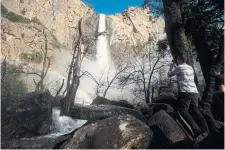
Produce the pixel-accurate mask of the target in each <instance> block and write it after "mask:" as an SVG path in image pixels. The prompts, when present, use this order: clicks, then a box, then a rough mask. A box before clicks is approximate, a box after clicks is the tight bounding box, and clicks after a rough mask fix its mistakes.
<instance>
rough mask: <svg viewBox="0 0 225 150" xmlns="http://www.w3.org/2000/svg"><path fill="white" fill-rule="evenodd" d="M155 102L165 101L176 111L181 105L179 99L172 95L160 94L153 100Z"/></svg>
mask: <svg viewBox="0 0 225 150" xmlns="http://www.w3.org/2000/svg"><path fill="white" fill-rule="evenodd" d="M153 103H164V104H168V105H170V106H171V107H172V108H173V109H174V110H175V111H176V110H177V108H178V107H179V105H180V104H179V103H180V102H179V101H178V100H177V99H176V98H174V97H172V96H163V95H162V96H158V97H156V98H155V99H154V100H153Z"/></svg>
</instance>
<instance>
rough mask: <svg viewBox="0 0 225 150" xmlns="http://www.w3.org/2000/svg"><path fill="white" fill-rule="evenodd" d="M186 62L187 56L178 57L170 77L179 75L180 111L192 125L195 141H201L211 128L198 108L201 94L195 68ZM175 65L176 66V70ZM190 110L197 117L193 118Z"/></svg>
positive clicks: (169, 73)
mask: <svg viewBox="0 0 225 150" xmlns="http://www.w3.org/2000/svg"><path fill="white" fill-rule="evenodd" d="M186 62H187V58H186V56H184V55H181V56H180V57H178V59H177V64H178V66H176V64H175V63H174V62H173V63H172V64H171V65H170V69H169V71H168V77H172V76H175V75H176V76H177V80H178V87H179V89H178V90H179V95H178V99H179V102H180V107H179V108H178V111H179V113H180V114H181V115H182V117H183V118H184V119H185V120H186V121H187V123H188V124H189V125H190V126H191V128H192V130H193V132H194V139H195V141H197V142H198V141H199V142H200V141H201V140H203V139H204V138H205V137H206V136H207V135H208V132H209V130H208V126H207V123H206V121H205V119H204V117H203V116H202V114H201V112H200V110H199V108H198V96H199V94H198V90H197V87H196V85H195V82H194V70H193V68H192V67H191V66H190V65H188V64H187V63H186ZM173 67H174V68H175V69H174V70H173ZM189 112H190V113H191V114H192V116H195V117H194V118H193V117H192V116H191V115H190V114H189ZM194 119H195V120H194ZM196 122H197V123H198V124H197V123H196ZM199 126H200V127H199Z"/></svg>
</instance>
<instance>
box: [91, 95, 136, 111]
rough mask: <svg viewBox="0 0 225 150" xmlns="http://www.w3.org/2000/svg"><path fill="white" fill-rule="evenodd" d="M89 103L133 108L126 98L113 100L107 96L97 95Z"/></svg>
mask: <svg viewBox="0 0 225 150" xmlns="http://www.w3.org/2000/svg"><path fill="white" fill-rule="evenodd" d="M91 105H115V106H121V107H125V108H130V109H134V106H132V105H131V104H129V103H128V102H127V101H126V100H119V101H113V100H108V99H107V98H104V97H100V96H97V97H96V98H95V99H94V100H93V101H92V103H91Z"/></svg>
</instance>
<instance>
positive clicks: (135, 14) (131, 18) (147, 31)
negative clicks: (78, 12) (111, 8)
mask: <svg viewBox="0 0 225 150" xmlns="http://www.w3.org/2000/svg"><path fill="white" fill-rule="evenodd" d="M108 20H109V22H110V30H111V35H110V45H114V44H118V45H134V46H135V45H138V44H143V43H145V42H147V41H148V40H149V38H150V37H151V36H155V38H157V39H160V38H163V37H164V34H163V33H164V32H163V30H164V20H163V18H158V19H156V18H154V17H153V14H152V13H151V12H150V11H149V10H148V9H142V8H138V7H129V8H128V9H127V10H125V11H124V12H123V13H121V14H115V15H110V16H109V17H108Z"/></svg>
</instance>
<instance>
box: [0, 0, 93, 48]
mask: <svg viewBox="0 0 225 150" xmlns="http://www.w3.org/2000/svg"><path fill="white" fill-rule="evenodd" d="M2 4H3V5H4V6H5V7H6V8H8V9H9V10H10V11H13V12H15V13H17V14H20V15H22V16H24V17H26V18H29V19H32V18H35V17H36V18H37V19H38V20H40V22H41V23H42V24H43V25H44V26H45V27H46V28H48V29H49V30H50V31H51V32H52V33H53V34H54V35H55V36H56V37H57V39H58V40H59V41H60V43H61V44H62V45H68V44H69V43H71V38H72V36H73V35H74V31H75V28H76V27H77V24H78V21H79V19H80V18H82V17H83V16H85V15H89V14H93V13H94V11H93V10H92V9H91V8H90V7H88V6H87V5H85V4H84V3H83V2H82V1H80V0H69V1H68V0H3V1H2Z"/></svg>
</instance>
